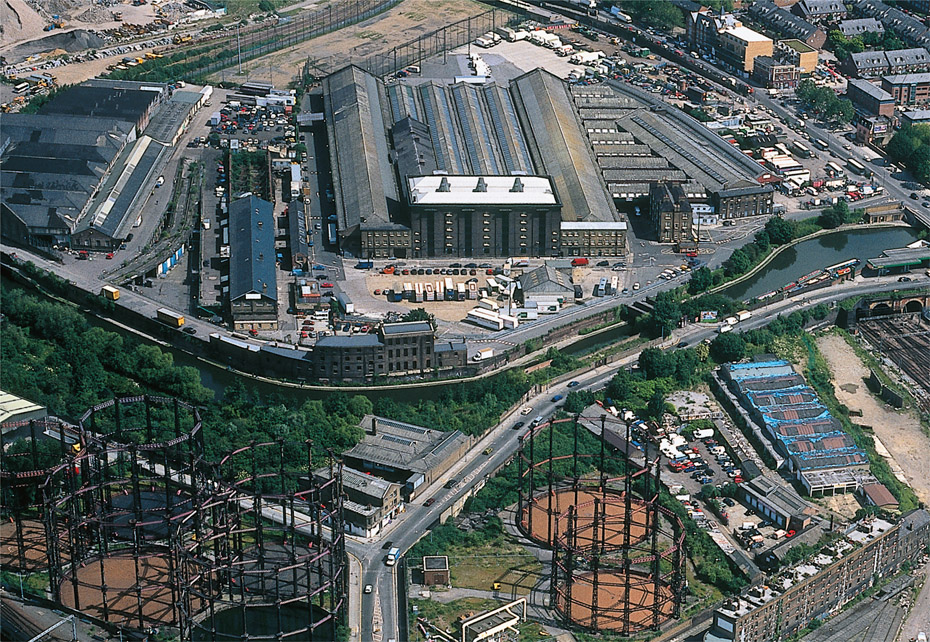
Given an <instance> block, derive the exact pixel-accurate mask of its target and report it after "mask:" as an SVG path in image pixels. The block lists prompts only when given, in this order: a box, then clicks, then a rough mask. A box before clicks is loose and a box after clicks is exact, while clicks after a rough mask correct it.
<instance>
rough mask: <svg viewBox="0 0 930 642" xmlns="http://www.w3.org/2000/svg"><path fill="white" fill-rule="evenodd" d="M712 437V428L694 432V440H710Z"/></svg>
mask: <svg viewBox="0 0 930 642" xmlns="http://www.w3.org/2000/svg"><path fill="white" fill-rule="evenodd" d="M713 436H714V429H713V428H702V429H701V430H695V431H694V438H695V439H710V438H711V437H713Z"/></svg>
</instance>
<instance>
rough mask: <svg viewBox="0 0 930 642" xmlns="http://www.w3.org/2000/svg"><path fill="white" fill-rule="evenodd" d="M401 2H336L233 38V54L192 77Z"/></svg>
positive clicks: (340, 27) (305, 38)
mask: <svg viewBox="0 0 930 642" xmlns="http://www.w3.org/2000/svg"><path fill="white" fill-rule="evenodd" d="M397 4H400V0H335V1H334V2H331V3H330V4H328V5H327V6H325V7H323V8H321V9H318V10H316V11H312V12H308V13H304V14H301V15H298V16H295V17H293V18H285V19H284V20H283V21H281V22H279V23H278V24H276V25H274V26H269V27H267V28H261V29H255V30H250V31H249V32H247V33H242V35H241V36H240V37H239V38H238V42H237V39H236V38H235V37H233V38H232V39H231V40H230V41H229V42H230V43H231V45H232V50H233V55H232V57H231V58H230V57H229V56H228V55H227V56H217V57H216V58H214V61H213V62H211V63H209V64H207V65H205V66H203V67H201V68H200V69H198V70H197V71H196V72H193V73H192V74H191V75H206V74H210V73H214V72H217V71H221V70H223V69H227V68H229V67H231V66H233V65H236V64H237V62H245V61H247V60H252V59H253V58H259V57H261V56H264V55H267V54H269V53H273V52H275V51H279V50H281V49H285V48H287V47H293V46H294V45H298V44H300V43H301V42H304V41H305V40H310V39H311V38H316V37H318V36H322V35H324V34H327V33H329V32H331V31H336V30H337V29H342V28H343V27H348V26H349V25H354V24H357V23H359V22H362V21H363V20H367V19H368V18H371V17H372V16H375V15H377V14H379V13H381V12H383V11H386V10H387V9H390V8H391V7H393V6H394V5H397Z"/></svg>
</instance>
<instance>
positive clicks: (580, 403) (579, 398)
mask: <svg viewBox="0 0 930 642" xmlns="http://www.w3.org/2000/svg"><path fill="white" fill-rule="evenodd" d="M593 403H594V393H593V392H590V391H588V390H572V391H571V392H569V393H568V394H567V395H565V406H564V410H565V412H567V413H570V414H573V415H574V414H577V413H579V412H581V411H582V410H584V409H585V408H587V407H588V406H590V405H591V404H593Z"/></svg>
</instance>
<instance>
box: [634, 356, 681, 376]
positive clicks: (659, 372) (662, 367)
mask: <svg viewBox="0 0 930 642" xmlns="http://www.w3.org/2000/svg"><path fill="white" fill-rule="evenodd" d="M639 367H640V368H642V370H643V374H645V375H646V378H647V379H660V378H662V377H671V376H673V375H674V374H675V353H674V352H666V351H665V350H660V349H659V348H646V349H645V350H643V351H642V352H640V353H639Z"/></svg>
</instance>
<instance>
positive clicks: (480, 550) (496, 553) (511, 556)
mask: <svg viewBox="0 0 930 642" xmlns="http://www.w3.org/2000/svg"><path fill="white" fill-rule="evenodd" d="M448 555H449V567H450V571H451V573H452V586H455V587H457V588H470V589H477V590H482V591H489V590H491V585H492V584H494V582H500V584H501V593H502V594H505V595H529V593H530V591H531V590H532V588H533V587H534V586H535V585H536V583H537V582H538V581H539V578H540V576H541V574H542V564H541V563H540V562H539V560H537V559H536V558H535V557H533V555H531V554H530V553H529V552H527V550H526V549H525V548H523V547H522V546H520V545H519V544H515V543H513V542H511V541H509V540H508V539H506V538H501V539H500V540H497V541H494V542H489V543H485V544H481V545H479V546H463V547H456V548H454V549H452V550H451V551H449V553H448Z"/></svg>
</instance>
